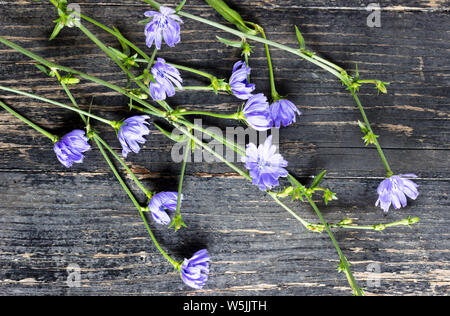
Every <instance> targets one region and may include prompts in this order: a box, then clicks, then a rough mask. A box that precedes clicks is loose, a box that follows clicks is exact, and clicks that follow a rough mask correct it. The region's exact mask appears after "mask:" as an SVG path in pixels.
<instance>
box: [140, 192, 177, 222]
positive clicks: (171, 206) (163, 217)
mask: <svg viewBox="0 0 450 316" xmlns="http://www.w3.org/2000/svg"><path fill="white" fill-rule="evenodd" d="M177 199H178V193H177V192H160V193H158V194H155V195H154V196H153V197H152V199H151V200H150V203H149V204H148V209H149V210H150V212H151V213H152V217H153V219H154V220H155V222H157V223H158V224H161V225H168V224H169V223H170V217H169V215H168V214H167V212H166V209H168V210H170V211H176V209H177ZM181 201H183V194H182V195H181Z"/></svg>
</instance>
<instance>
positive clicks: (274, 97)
mask: <svg viewBox="0 0 450 316" xmlns="http://www.w3.org/2000/svg"><path fill="white" fill-rule="evenodd" d="M258 30H259V32H260V33H261V36H262V37H263V38H264V39H265V40H267V37H266V33H264V30H263V28H262V27H258ZM264 47H265V49H266V57H267V64H268V66H269V78H270V89H271V92H272V100H273V102H276V101H278V100H279V99H280V95H279V94H278V92H277V89H276V87H275V75H274V73H273V66H272V59H271V58H270V51H269V45H268V44H267V43H266V44H264Z"/></svg>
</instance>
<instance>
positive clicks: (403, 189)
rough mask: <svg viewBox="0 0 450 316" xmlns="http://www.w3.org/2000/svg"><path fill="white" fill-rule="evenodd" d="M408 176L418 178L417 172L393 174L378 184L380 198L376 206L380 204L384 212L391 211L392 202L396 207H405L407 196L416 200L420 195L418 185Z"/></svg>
mask: <svg viewBox="0 0 450 316" xmlns="http://www.w3.org/2000/svg"><path fill="white" fill-rule="evenodd" d="M406 178H417V176H416V175H415V174H402V175H396V176H391V177H389V178H387V179H385V180H383V181H382V182H381V183H380V185H379V186H378V189H377V193H378V200H377V202H376V203H375V206H378V205H380V207H381V208H382V209H383V210H384V212H388V211H389V207H390V206H391V204H392V205H393V206H394V208H395V209H399V208H401V207H405V206H406V204H407V201H406V196H408V197H409V198H411V199H413V200H415V199H416V198H417V197H418V196H419V191H418V190H417V187H418V185H417V184H415V183H414V182H413V181H411V180H409V179H406Z"/></svg>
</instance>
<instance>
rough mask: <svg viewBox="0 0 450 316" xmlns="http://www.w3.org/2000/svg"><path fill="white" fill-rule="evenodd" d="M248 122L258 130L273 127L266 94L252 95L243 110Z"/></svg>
mask: <svg viewBox="0 0 450 316" xmlns="http://www.w3.org/2000/svg"><path fill="white" fill-rule="evenodd" d="M242 114H243V115H244V117H245V119H246V121H247V123H248V124H249V125H250V126H251V127H253V128H254V129H256V130H257V131H266V130H268V129H269V128H271V127H273V120H272V115H271V113H270V107H269V103H268V102H267V98H266V96H265V95H264V94H262V93H258V94H256V95H253V96H251V97H250V98H249V99H248V100H247V103H246V104H245V106H244V110H243V111H242Z"/></svg>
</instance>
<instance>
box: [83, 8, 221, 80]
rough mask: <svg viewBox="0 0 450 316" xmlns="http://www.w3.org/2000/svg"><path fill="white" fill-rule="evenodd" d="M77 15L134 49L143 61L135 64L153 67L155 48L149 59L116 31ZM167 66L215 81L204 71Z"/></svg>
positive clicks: (175, 65)
mask: <svg viewBox="0 0 450 316" xmlns="http://www.w3.org/2000/svg"><path fill="white" fill-rule="evenodd" d="M76 14H78V15H79V16H80V17H81V18H83V19H85V20H86V21H88V22H90V23H92V24H94V25H96V26H98V27H99V28H101V29H103V30H104V31H106V32H108V33H110V34H112V35H114V36H115V37H116V38H117V39H119V40H121V41H123V42H124V43H126V44H127V45H128V46H130V47H131V48H132V49H134V50H135V51H136V52H137V53H138V54H139V55H140V56H142V57H143V58H144V59H136V62H145V63H148V67H151V65H153V64H154V63H155V61H154V60H155V57H156V53H157V51H158V50H157V49H156V48H155V49H154V51H153V54H152V56H151V57H149V56H148V55H147V54H146V53H145V52H144V51H143V50H141V49H140V48H139V47H137V46H136V45H135V44H133V43H132V42H131V41H129V40H128V39H127V38H125V37H124V36H123V35H122V34H119V33H117V32H116V31H114V30H113V29H111V28H109V27H107V26H105V25H104V24H102V23H100V22H98V21H96V20H94V19H92V18H90V17H88V16H85V15H83V14H81V13H76ZM168 64H169V65H172V66H174V67H175V68H178V69H180V70H184V71H188V72H192V73H195V74H197V75H200V76H203V77H206V78H208V79H210V80H213V79H215V76H213V75H211V74H209V73H206V72H204V71H200V70H197V69H194V68H190V67H186V66H181V65H177V64H173V63H168Z"/></svg>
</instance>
